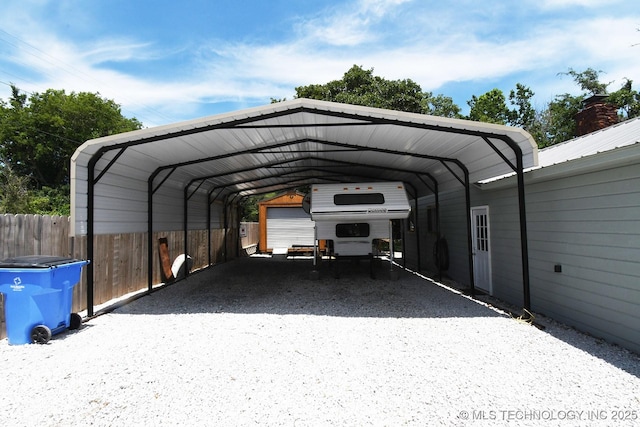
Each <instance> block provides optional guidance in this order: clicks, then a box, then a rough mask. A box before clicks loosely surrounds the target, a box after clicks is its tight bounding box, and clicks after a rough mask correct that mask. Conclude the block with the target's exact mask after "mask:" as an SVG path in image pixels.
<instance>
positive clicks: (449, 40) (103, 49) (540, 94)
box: [0, 0, 640, 126]
mask: <svg viewBox="0 0 640 427" xmlns="http://www.w3.org/2000/svg"><path fill="white" fill-rule="evenodd" d="M0 9H1V10H2V13H1V14H0V98H2V99H4V100H6V99H7V98H8V97H9V94H10V88H9V86H8V84H9V83H13V84H15V85H16V86H18V87H19V88H20V89H22V90H23V91H25V92H28V93H30V92H43V91H45V90H47V89H49V88H54V89H65V90H66V91H67V92H71V91H76V92H79V91H88V92H99V93H100V94H101V95H102V96H104V97H106V98H109V99H113V100H115V101H116V102H117V103H118V104H120V105H121V106H122V110H123V113H124V114H125V115H126V116H128V117H132V116H135V117H137V118H138V119H139V120H141V121H142V122H143V123H144V125H145V126H155V125H161V124H166V123H172V122H177V121H181V120H188V119H192V118H197V117H203V116H207V115H212V114H218V113H223V112H228V111H234V110H238V109H242V108H246V107H253V106H257V105H264V104H268V103H269V102H270V98H272V97H273V98H284V97H286V98H288V99H291V98H293V96H294V94H295V87H297V86H301V85H307V84H311V83H326V82H328V81H330V80H335V79H340V78H341V77H342V75H343V74H344V72H345V71H347V70H348V69H349V68H350V67H351V66H352V65H354V64H357V65H360V66H363V67H364V68H366V69H370V68H373V69H374V73H375V74H376V75H380V76H382V77H384V78H387V79H405V78H410V79H412V80H414V81H415V82H417V83H418V84H419V85H420V86H421V87H422V89H423V90H425V91H431V92H433V93H434V94H443V95H446V96H451V97H452V98H453V99H454V101H455V102H456V103H457V104H458V105H459V106H461V107H463V109H465V110H466V108H467V104H466V103H467V101H468V100H469V99H470V98H471V96H472V95H477V96H479V95H481V94H483V93H485V92H487V91H489V90H491V89H493V88H498V89H501V90H503V91H504V92H505V94H508V92H509V90H510V89H512V88H514V87H515V85H516V83H518V82H520V83H523V84H525V85H527V86H529V87H530V88H531V89H532V90H533V91H534V92H535V94H536V95H535V97H534V103H535V105H536V106H537V107H538V108H543V107H544V105H546V103H547V102H549V101H550V100H551V99H552V98H553V96H554V95H557V94H561V93H571V94H576V95H577V94H579V93H580V91H579V88H578V87H577V86H576V85H575V84H574V82H573V81H572V79H571V78H570V77H568V76H562V75H558V73H561V72H566V71H567V70H568V69H569V68H572V69H574V70H576V71H583V70H585V69H586V68H588V67H591V68H593V69H596V70H600V71H602V72H603V74H602V75H601V77H602V78H601V80H603V81H606V82H612V83H611V85H610V87H609V89H610V90H617V89H618V88H619V87H620V86H621V85H622V83H623V82H624V78H629V79H632V80H634V82H635V83H636V84H635V85H634V87H635V88H636V89H637V88H638V87H640V31H639V29H640V6H639V5H638V3H637V1H636V0H519V1H516V0H485V1H479V0H460V1H455V0H452V1H441V0H438V1H431V0H314V1H310V0H234V1H231V0H182V1H175V0H126V1H125V0H52V1H49V0H2V6H1V8H0Z"/></svg>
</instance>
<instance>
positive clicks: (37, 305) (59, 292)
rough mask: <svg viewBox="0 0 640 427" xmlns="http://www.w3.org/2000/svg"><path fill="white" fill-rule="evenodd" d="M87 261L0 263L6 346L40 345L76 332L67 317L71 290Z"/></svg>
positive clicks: (75, 321) (76, 321) (74, 318)
mask: <svg viewBox="0 0 640 427" xmlns="http://www.w3.org/2000/svg"><path fill="white" fill-rule="evenodd" d="M87 263H88V261H82V260H76V259H72V258H64V257H56V256H41V255H32V256H23V257H16V258H9V259H5V260H2V261H0V292H2V293H3V294H4V298H5V302H4V306H5V322H6V326H7V340H8V341H9V344H11V345H16V344H28V343H39V344H44V343H46V342H48V341H49V340H50V339H51V336H52V335H55V334H57V333H60V332H62V331H64V330H66V329H77V328H78V327H80V323H81V321H82V319H81V318H80V316H79V315H78V314H77V313H71V304H72V299H73V287H74V286H75V285H76V284H78V282H79V281H80V275H81V273H82V267H83V266H84V265H86V264H87Z"/></svg>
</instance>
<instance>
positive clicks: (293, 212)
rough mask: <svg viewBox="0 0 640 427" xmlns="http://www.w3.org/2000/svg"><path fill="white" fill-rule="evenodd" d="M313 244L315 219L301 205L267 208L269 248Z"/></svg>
mask: <svg viewBox="0 0 640 427" xmlns="http://www.w3.org/2000/svg"><path fill="white" fill-rule="evenodd" d="M313 244H314V231H313V221H311V217H310V216H309V215H308V214H307V213H306V212H305V211H304V210H303V209H302V208H301V207H295V208H275V207H273V208H268V209H267V247H268V248H270V249H274V248H291V247H294V246H313Z"/></svg>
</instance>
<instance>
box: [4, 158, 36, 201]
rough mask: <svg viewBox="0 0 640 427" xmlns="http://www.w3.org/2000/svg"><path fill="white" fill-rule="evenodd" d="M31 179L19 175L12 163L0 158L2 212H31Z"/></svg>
mask: <svg viewBox="0 0 640 427" xmlns="http://www.w3.org/2000/svg"><path fill="white" fill-rule="evenodd" d="M28 181H29V179H28V178H26V177H24V176H20V175H17V174H16V173H15V172H14V171H13V169H12V168H11V165H9V164H8V163H6V162H4V161H2V160H0V189H2V192H0V213H31V212H30V207H29V199H30V197H31V196H30V193H29V182H28Z"/></svg>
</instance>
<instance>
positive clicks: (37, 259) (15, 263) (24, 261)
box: [0, 255, 78, 268]
mask: <svg viewBox="0 0 640 427" xmlns="http://www.w3.org/2000/svg"><path fill="white" fill-rule="evenodd" d="M77 261H78V260H77V259H74V258H68V257H60V256H53V255H27V256H19V257H15V258H6V259H3V260H2V261H0V268H50V267H55V266H57V265H62V264H70V263H72V262H77Z"/></svg>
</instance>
